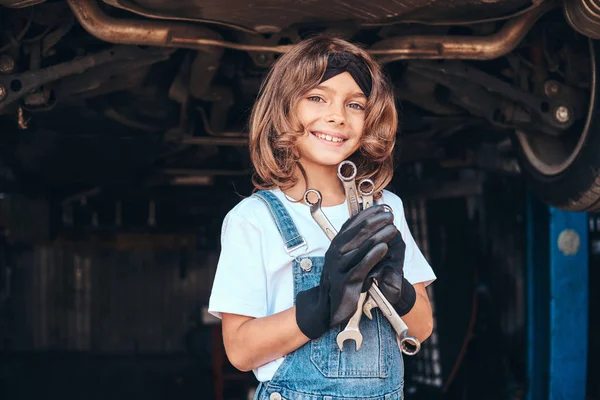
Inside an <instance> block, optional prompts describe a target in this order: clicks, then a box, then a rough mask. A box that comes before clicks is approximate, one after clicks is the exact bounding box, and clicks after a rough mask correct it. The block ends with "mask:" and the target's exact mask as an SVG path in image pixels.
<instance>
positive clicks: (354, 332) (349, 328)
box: [336, 292, 367, 351]
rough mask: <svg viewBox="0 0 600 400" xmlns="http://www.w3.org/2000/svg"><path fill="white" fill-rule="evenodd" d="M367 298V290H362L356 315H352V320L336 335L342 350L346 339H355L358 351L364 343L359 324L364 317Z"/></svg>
mask: <svg viewBox="0 0 600 400" xmlns="http://www.w3.org/2000/svg"><path fill="white" fill-rule="evenodd" d="M366 298H367V292H362V293H361V294H360V297H359V298H358V304H357V307H356V311H355V312H354V315H352V317H351V318H350V321H348V324H347V325H346V327H345V328H344V330H343V331H341V332H340V333H338V335H337V337H336V339H337V345H338V347H339V348H340V351H344V342H345V341H346V340H354V342H355V344H356V351H358V349H360V346H361V345H362V338H363V337H362V334H361V333H360V329H359V327H358V325H359V324H360V318H361V317H362V313H363V304H364V303H365V299H366Z"/></svg>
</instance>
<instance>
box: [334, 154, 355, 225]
mask: <svg viewBox="0 0 600 400" xmlns="http://www.w3.org/2000/svg"><path fill="white" fill-rule="evenodd" d="M345 166H348V167H350V169H351V173H350V175H348V174H347V173H346V169H347V168H344V167H345ZM356 172H357V169H356V164H354V163H353V162H352V161H350V160H345V161H342V162H341V163H340V164H339V165H338V177H339V178H340V180H341V181H342V184H343V185H344V191H345V192H346V201H347V202H348V211H349V212H350V216H353V215H356V214H358V211H359V208H358V194H357V193H356V182H355V178H356Z"/></svg>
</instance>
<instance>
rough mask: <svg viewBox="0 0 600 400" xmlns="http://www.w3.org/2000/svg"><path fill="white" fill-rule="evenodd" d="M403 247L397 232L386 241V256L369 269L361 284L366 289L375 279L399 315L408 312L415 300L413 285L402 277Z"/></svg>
mask: <svg viewBox="0 0 600 400" xmlns="http://www.w3.org/2000/svg"><path fill="white" fill-rule="evenodd" d="M405 249H406V244H405V243H404V240H403V239H402V235H400V234H397V235H396V236H395V237H394V238H393V239H392V240H391V241H390V242H389V243H388V252H387V254H386V256H385V257H384V258H383V260H381V261H380V262H379V263H378V264H377V265H376V266H375V267H374V268H373V269H372V270H371V272H370V273H369V274H368V277H367V279H366V280H365V282H364V286H363V290H368V289H369V287H370V286H371V284H372V283H373V279H376V280H377V284H378V286H379V289H380V290H381V292H382V293H383V295H384V296H385V298H386V299H388V301H389V302H390V303H391V304H392V305H393V306H394V308H395V309H396V312H397V313H398V315H400V316H403V315H405V314H406V313H408V312H409V311H410V310H411V309H412V308H413V306H414V305H415V301H416V292H415V288H414V286H413V285H411V284H410V282H408V281H407V280H406V278H404V251H405Z"/></svg>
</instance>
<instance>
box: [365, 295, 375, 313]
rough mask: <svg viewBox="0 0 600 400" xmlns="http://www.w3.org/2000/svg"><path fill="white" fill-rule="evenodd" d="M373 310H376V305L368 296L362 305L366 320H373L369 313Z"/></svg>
mask: <svg viewBox="0 0 600 400" xmlns="http://www.w3.org/2000/svg"><path fill="white" fill-rule="evenodd" d="M374 308H377V303H375V300H373V297H371V296H368V297H367V301H365V304H363V312H364V313H365V315H366V316H367V318H369V319H373V314H372V313H371V310H372V309H374Z"/></svg>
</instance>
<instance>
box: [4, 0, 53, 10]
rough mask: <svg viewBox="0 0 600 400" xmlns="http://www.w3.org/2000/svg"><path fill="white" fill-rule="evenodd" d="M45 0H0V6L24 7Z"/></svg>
mask: <svg viewBox="0 0 600 400" xmlns="http://www.w3.org/2000/svg"><path fill="white" fill-rule="evenodd" d="M45 1H46V0H0V6H3V7H8V8H25V7H31V6H34V5H36V4H41V3H43V2H45Z"/></svg>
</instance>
